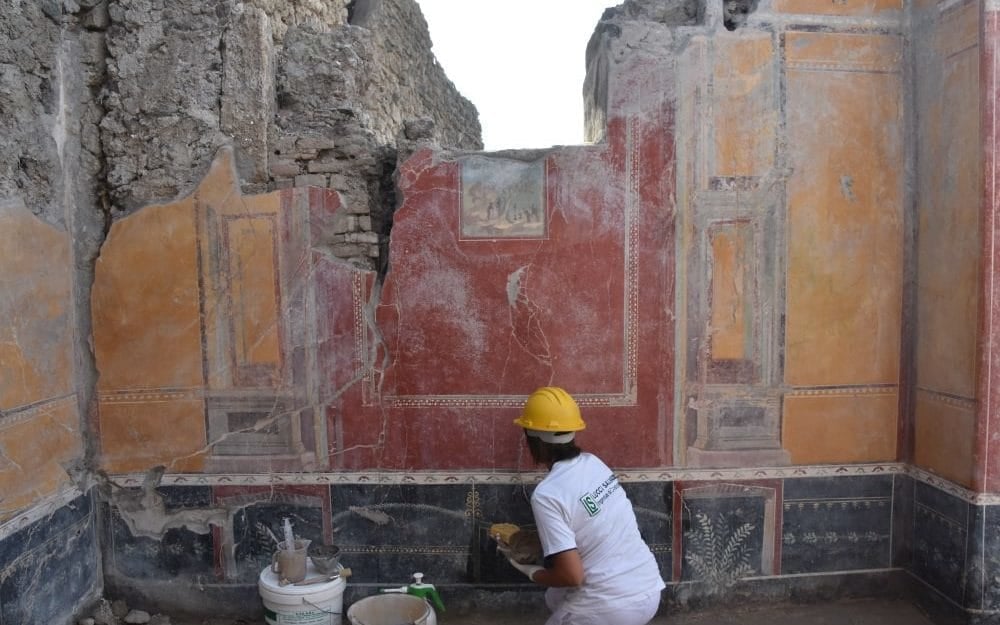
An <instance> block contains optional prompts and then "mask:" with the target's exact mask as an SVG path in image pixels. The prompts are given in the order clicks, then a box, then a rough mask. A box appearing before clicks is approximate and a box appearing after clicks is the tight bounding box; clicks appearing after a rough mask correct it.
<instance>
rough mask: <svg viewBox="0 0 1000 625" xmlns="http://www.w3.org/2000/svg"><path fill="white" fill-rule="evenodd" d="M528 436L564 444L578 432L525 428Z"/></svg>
mask: <svg viewBox="0 0 1000 625" xmlns="http://www.w3.org/2000/svg"><path fill="white" fill-rule="evenodd" d="M524 431H525V432H527V434H528V436H533V437H534V438H540V439H542V440H543V441H545V442H546V443H555V444H557V445H558V444H562V443H568V442H570V441H571V440H573V438H574V437H575V436H576V432H543V431H541V430H529V429H527V428H525V430H524Z"/></svg>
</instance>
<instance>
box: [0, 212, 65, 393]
mask: <svg viewBox="0 0 1000 625" xmlns="http://www.w3.org/2000/svg"><path fill="white" fill-rule="evenodd" d="M71 270H72V261H71V259H70V243H69V235H67V234H66V233H65V232H63V231H61V230H59V229H57V228H55V227H53V226H50V225H48V224H46V223H44V222H42V221H41V220H39V219H38V218H37V217H35V216H34V215H32V214H31V212H30V211H28V210H27V208H25V207H24V206H23V205H10V206H5V207H0V409H3V410H10V409H12V408H16V407H19V406H24V405H27V404H32V403H35V402H39V401H43V400H47V399H52V398H55V397H60V396H63V395H66V394H67V393H70V392H72V390H73V344H72V340H73V328H74V323H75V320H74V319H73V316H72V314H71V308H70V299H71V297H72V279H71V277H70V271H71Z"/></svg>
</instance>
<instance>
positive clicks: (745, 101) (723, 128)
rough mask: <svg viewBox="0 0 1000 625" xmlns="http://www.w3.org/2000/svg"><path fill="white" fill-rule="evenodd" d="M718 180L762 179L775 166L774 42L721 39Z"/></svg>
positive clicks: (767, 38) (761, 38)
mask: <svg viewBox="0 0 1000 625" xmlns="http://www.w3.org/2000/svg"><path fill="white" fill-rule="evenodd" d="M717 46H718V47H717V50H718V55H717V59H716V63H715V75H714V77H713V80H714V90H715V96H714V102H715V108H716V113H715V160H716V163H715V168H714V169H715V172H714V173H715V174H716V175H718V176H760V175H763V174H765V173H767V172H768V171H769V170H770V169H771V167H772V165H773V164H774V142H775V127H776V115H777V109H778V106H777V103H776V101H775V93H774V91H775V84H774V70H773V66H774V65H773V64H774V45H773V43H772V41H771V36H770V35H769V34H768V35H763V36H758V37H740V38H738V39H728V38H725V37H719V38H718V39H717Z"/></svg>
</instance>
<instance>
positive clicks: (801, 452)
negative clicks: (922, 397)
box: [781, 392, 898, 464]
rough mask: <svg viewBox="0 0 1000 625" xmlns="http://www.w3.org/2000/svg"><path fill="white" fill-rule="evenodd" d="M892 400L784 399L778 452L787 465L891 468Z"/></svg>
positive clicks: (854, 397) (889, 396)
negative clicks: (867, 464)
mask: <svg viewBox="0 0 1000 625" xmlns="http://www.w3.org/2000/svg"><path fill="white" fill-rule="evenodd" d="M897 401H898V400H897V394H896V393H895V392H893V393H886V394H878V395H875V394H865V395H826V396H805V395H793V396H786V397H785V403H784V417H783V424H782V432H781V446H782V447H783V448H784V449H785V450H787V451H788V453H789V454H791V460H792V464H824V463H834V462H892V461H894V460H895V459H896V414H897Z"/></svg>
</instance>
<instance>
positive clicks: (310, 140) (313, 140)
mask: <svg viewBox="0 0 1000 625" xmlns="http://www.w3.org/2000/svg"><path fill="white" fill-rule="evenodd" d="M295 145H296V147H298V148H299V149H300V150H332V149H333V148H334V142H333V138H331V137H299V140H298V141H296V142H295Z"/></svg>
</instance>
